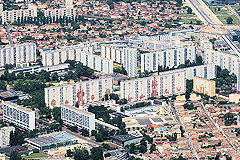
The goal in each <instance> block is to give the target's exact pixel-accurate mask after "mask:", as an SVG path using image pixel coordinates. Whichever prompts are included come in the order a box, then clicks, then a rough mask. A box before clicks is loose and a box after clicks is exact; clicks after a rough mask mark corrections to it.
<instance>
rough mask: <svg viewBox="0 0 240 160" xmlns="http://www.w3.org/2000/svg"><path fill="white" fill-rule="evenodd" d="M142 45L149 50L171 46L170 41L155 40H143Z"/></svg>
mask: <svg viewBox="0 0 240 160" xmlns="http://www.w3.org/2000/svg"><path fill="white" fill-rule="evenodd" d="M143 47H144V48H147V49H149V50H164V49H170V48H172V42H171V41H156V40H145V41H144V42H143Z"/></svg>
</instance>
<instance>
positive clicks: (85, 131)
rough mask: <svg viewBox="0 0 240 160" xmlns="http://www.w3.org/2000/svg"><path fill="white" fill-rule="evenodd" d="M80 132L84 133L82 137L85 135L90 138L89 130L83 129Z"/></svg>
mask: <svg viewBox="0 0 240 160" xmlns="http://www.w3.org/2000/svg"><path fill="white" fill-rule="evenodd" d="M80 132H82V135H83V136H86V137H88V136H89V131H88V130H87V129H84V128H82V129H81V130H80Z"/></svg>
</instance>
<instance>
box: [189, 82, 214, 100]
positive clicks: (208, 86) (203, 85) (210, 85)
mask: <svg viewBox="0 0 240 160" xmlns="http://www.w3.org/2000/svg"><path fill="white" fill-rule="evenodd" d="M193 91H194V92H198V93H203V94H207V95H208V96H210V97H213V96H215V95H216V82H215V81H212V80H208V79H205V78H199V77H194V78H193Z"/></svg>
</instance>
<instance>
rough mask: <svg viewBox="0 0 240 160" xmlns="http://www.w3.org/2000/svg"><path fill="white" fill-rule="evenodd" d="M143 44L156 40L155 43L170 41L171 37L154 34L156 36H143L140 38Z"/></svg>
mask: <svg viewBox="0 0 240 160" xmlns="http://www.w3.org/2000/svg"><path fill="white" fill-rule="evenodd" d="M139 38H140V40H141V42H144V41H146V40H155V41H170V35H169V34H165V33H163V34H154V35H142V36H139Z"/></svg>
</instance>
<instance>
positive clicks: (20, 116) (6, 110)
mask: <svg viewBox="0 0 240 160" xmlns="http://www.w3.org/2000/svg"><path fill="white" fill-rule="evenodd" d="M3 120H4V121H7V122H9V123H13V124H14V125H16V126H19V127H21V128H23V129H27V130H33V129H35V111H32V110H31V109H29V108H26V107H23V106H20V105H17V104H16V103H12V102H8V101H6V102H3Z"/></svg>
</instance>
